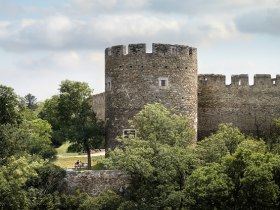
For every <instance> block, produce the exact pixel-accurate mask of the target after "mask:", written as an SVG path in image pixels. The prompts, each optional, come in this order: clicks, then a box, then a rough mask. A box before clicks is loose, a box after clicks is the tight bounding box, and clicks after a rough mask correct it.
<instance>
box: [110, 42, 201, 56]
mask: <svg viewBox="0 0 280 210" xmlns="http://www.w3.org/2000/svg"><path fill="white" fill-rule="evenodd" d="M143 54H147V51H146V44H143V43H141V44H129V45H128V52H127V50H126V46H125V45H117V46H112V47H109V48H106V49H105V56H124V55H143ZM149 54H155V55H163V56H168V55H170V56H172V55H175V56H176V55H184V56H193V55H196V54H197V49H196V48H193V47H189V46H186V45H171V44H159V43H153V44H152V53H149Z"/></svg>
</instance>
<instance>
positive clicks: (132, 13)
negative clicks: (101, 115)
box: [0, 0, 280, 101]
mask: <svg viewBox="0 0 280 210" xmlns="http://www.w3.org/2000/svg"><path fill="white" fill-rule="evenodd" d="M129 43H147V47H148V49H149V50H150V49H151V43H170V44H185V45H189V46H192V47H196V48H198V64H199V73H214V74H226V75H227V76H229V75H231V74H249V75H250V77H251V78H252V77H253V75H254V74H272V76H273V77H275V75H276V74H277V73H279V72H280V0H0V84H3V85H7V86H10V87H13V88H14V89H15V91H16V93H17V94H19V95H21V96H24V95H26V94H28V93H31V94H33V95H35V96H36V97H37V98H38V100H41V101H42V100H44V99H46V98H49V97H51V96H52V95H54V94H57V93H58V90H57V89H58V87H59V84H60V82H61V81H62V80H65V79H70V80H77V81H84V82H88V83H89V84H90V86H91V87H92V88H93V89H94V93H100V92H102V91H103V90H104V49H105V48H106V47H109V46H112V45H120V44H124V45H127V44H129ZM227 82H230V81H229V80H227Z"/></svg>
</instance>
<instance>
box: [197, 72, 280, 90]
mask: <svg viewBox="0 0 280 210" xmlns="http://www.w3.org/2000/svg"><path fill="white" fill-rule="evenodd" d="M198 82H199V85H201V86H207V85H221V87H222V86H224V87H238V86H242V87H244V86H252V87H259V86H265V87H275V86H280V75H276V77H275V78H272V77H271V75H270V74H255V75H254V80H253V85H249V76H248V74H239V75H231V83H230V84H229V85H226V76H225V75H222V74H199V75H198Z"/></svg>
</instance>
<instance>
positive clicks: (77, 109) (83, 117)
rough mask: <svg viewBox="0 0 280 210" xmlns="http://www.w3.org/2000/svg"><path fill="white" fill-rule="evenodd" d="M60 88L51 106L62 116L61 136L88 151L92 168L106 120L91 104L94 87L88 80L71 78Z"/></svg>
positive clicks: (55, 112)
mask: <svg viewBox="0 0 280 210" xmlns="http://www.w3.org/2000/svg"><path fill="white" fill-rule="evenodd" d="M59 90H60V94H59V96H58V98H56V100H57V104H56V105H55V104H53V105H51V107H53V108H54V110H53V113H54V116H55V115H56V116H57V118H56V119H58V123H59V135H60V136H63V137H64V139H65V140H66V139H68V140H70V141H71V142H72V144H74V146H75V147H77V148H83V150H84V151H86V153H87V158H88V169H90V168H91V149H94V148H98V147H100V146H101V145H102V143H103V141H104V126H103V122H101V121H100V120H98V119H97V117H96V114H95V112H94V111H93V110H92V107H91V104H90V100H91V95H92V90H91V89H90V87H89V85H88V84H87V83H83V82H76V81H69V80H65V81H62V83H61V85H60V89H59ZM54 122H55V123H56V121H55V120H54Z"/></svg>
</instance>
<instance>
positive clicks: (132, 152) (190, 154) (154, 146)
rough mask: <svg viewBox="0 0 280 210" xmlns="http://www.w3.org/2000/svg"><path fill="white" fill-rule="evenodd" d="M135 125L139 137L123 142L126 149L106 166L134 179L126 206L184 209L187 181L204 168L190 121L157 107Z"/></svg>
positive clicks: (145, 112)
mask: <svg viewBox="0 0 280 210" xmlns="http://www.w3.org/2000/svg"><path fill="white" fill-rule="evenodd" d="M131 125H132V126H133V127H134V128H135V129H136V130H137V136H136V137H135V138H134V137H132V136H130V137H128V138H123V139H122V140H121V142H122V144H123V147H124V149H120V148H116V149H115V150H114V151H111V152H110V153H109V158H108V159H107V160H106V163H105V164H107V165H109V166H111V167H113V168H117V169H121V170H125V171H127V172H128V173H130V174H131V175H132V184H131V186H130V188H128V189H127V193H128V194H129V198H127V200H129V202H125V203H124V204H122V206H127V205H129V206H130V207H133V206H134V207H135V206H137V207H136V208H135V209H164V208H172V209H182V208H183V207H184V205H185V203H187V201H186V199H185V198H186V197H185V196H184V190H185V187H186V180H187V177H188V176H189V175H190V174H191V173H192V171H193V170H194V169H195V168H197V167H198V166H199V164H200V161H199V160H198V158H197V156H196V153H195V149H194V146H192V145H191V142H192V139H193V131H192V129H191V128H190V126H189V121H188V119H186V118H185V117H183V116H178V115H176V114H174V113H172V112H171V111H169V110H168V109H166V108H165V107H164V106H163V105H160V104H153V105H146V106H145V107H144V109H143V110H142V111H140V112H139V113H138V114H137V115H136V116H135V117H134V119H133V121H132V122H131ZM132 209H133V208H132Z"/></svg>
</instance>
